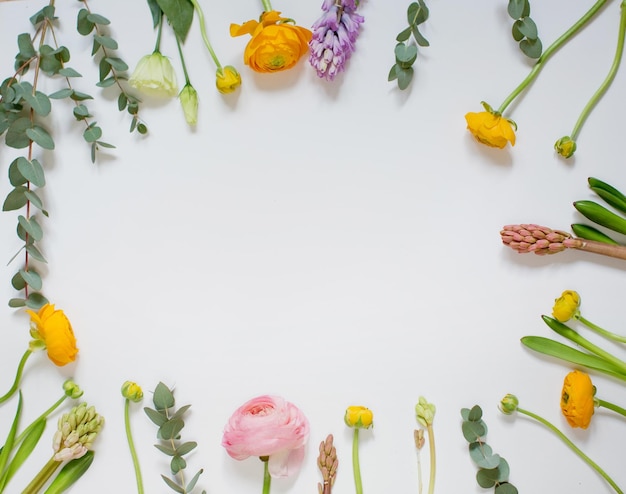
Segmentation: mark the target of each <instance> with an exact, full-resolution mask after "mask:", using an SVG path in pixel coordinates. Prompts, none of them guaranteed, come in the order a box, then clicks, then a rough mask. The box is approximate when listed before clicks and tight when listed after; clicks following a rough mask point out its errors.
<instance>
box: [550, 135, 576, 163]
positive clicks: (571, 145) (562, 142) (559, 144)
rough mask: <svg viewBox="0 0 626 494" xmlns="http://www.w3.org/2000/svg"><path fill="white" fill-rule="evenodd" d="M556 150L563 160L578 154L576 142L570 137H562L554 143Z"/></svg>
mask: <svg viewBox="0 0 626 494" xmlns="http://www.w3.org/2000/svg"><path fill="white" fill-rule="evenodd" d="M554 149H555V151H556V152H557V153H559V154H560V155H561V156H563V158H569V157H571V156H572V155H573V154H574V153H575V152H576V141H574V140H572V138H571V137H570V136H565V137H561V138H560V139H559V140H558V141H556V142H555V143H554Z"/></svg>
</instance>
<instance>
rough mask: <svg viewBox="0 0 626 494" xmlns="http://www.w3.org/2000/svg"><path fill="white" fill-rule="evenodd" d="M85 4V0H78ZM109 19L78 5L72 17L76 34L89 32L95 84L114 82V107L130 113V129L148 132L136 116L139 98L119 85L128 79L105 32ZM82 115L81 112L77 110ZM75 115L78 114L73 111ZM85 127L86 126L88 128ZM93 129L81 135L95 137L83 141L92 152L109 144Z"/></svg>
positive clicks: (123, 63) (126, 69) (116, 47)
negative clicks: (96, 72) (115, 100)
mask: <svg viewBox="0 0 626 494" xmlns="http://www.w3.org/2000/svg"><path fill="white" fill-rule="evenodd" d="M80 1H81V2H83V3H84V4H85V6H86V7H87V1H86V0H80ZM110 23H111V21H109V19H107V18H106V17H104V16H102V15H100V14H96V13H93V12H91V11H90V10H89V8H82V9H80V10H79V11H78V16H77V19H76V29H77V31H78V33H79V34H81V35H83V36H88V35H90V34H92V33H93V46H92V49H91V56H92V57H94V58H96V57H97V58H98V77H99V79H98V83H97V84H96V86H98V87H101V88H107V87H111V86H117V88H118V89H119V95H118V98H117V107H118V110H119V111H124V110H126V111H127V112H128V113H129V114H130V115H131V116H132V119H131V124H130V132H133V131H135V130H136V131H137V132H139V133H140V134H145V133H146V132H148V128H147V127H146V125H145V124H144V123H143V122H141V120H140V119H139V116H138V114H139V104H140V103H141V101H140V100H139V99H138V98H136V97H135V96H133V95H132V94H130V93H129V92H128V91H127V90H126V88H125V86H123V85H122V83H121V82H122V81H126V80H128V76H127V74H126V72H127V71H128V65H127V64H126V62H124V60H123V59H122V58H120V57H119V56H116V55H115V54H114V53H113V52H115V51H116V50H117V49H118V47H119V46H118V43H117V41H116V40H115V39H113V37H112V36H111V34H110V33H108V32H106V26H108V25H109V24H110ZM81 115H82V113H81ZM75 116H76V117H77V118H78V115H75ZM88 131H89V129H88ZM94 135H95V134H94V133H93V132H90V131H89V132H87V134H86V135H84V137H85V139H86V140H87V138H88V137H90V138H92V139H95V140H91V141H89V140H88V141H87V142H91V143H92V154H93V153H94V152H95V149H97V146H98V145H100V146H102V147H113V146H111V145H110V144H106V143H103V142H100V141H98V140H97V139H99V137H97V138H94Z"/></svg>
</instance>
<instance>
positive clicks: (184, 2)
mask: <svg viewBox="0 0 626 494" xmlns="http://www.w3.org/2000/svg"><path fill="white" fill-rule="evenodd" d="M148 5H149V7H150V12H151V14H152V24H153V26H154V27H157V26H158V25H159V23H160V22H161V18H162V16H163V15H165V17H167V20H168V22H169V24H170V25H171V26H172V29H173V30H174V33H175V34H176V36H177V37H178V39H180V40H181V41H182V42H183V43H184V42H185V40H186V39H187V34H188V33H189V29H191V23H192V21H193V12H194V7H193V4H192V3H191V2H190V1H189V0H148Z"/></svg>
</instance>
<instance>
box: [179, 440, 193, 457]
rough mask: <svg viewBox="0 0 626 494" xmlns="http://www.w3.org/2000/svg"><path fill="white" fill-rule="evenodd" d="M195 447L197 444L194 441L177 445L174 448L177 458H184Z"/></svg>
mask: <svg viewBox="0 0 626 494" xmlns="http://www.w3.org/2000/svg"><path fill="white" fill-rule="evenodd" d="M197 446H198V443H197V442H195V441H187V442H184V443H183V444H181V445H179V446H178V447H177V448H176V454H177V455H178V456H184V455H186V454H187V453H189V452H191V451H193V450H194V449H195V448H196V447H197Z"/></svg>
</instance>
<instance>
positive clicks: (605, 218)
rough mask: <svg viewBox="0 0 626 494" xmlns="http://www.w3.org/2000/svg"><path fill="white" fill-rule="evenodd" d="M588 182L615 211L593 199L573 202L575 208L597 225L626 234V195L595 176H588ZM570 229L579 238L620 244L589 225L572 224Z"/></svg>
mask: <svg viewBox="0 0 626 494" xmlns="http://www.w3.org/2000/svg"><path fill="white" fill-rule="evenodd" d="M588 183H589V188H590V189H591V190H592V191H594V192H595V193H596V194H597V195H598V196H599V197H600V198H601V199H603V200H604V202H605V203H606V204H607V205H609V206H612V207H613V208H614V209H615V210H616V211H617V213H615V212H613V211H611V210H609V209H608V208H606V207H604V206H602V205H600V204H598V203H596V202H594V201H588V200H584V201H576V202H574V207H575V208H576V210H577V211H578V212H579V213H580V214H582V215H583V216H584V217H585V218H587V219H588V220H590V221H592V222H594V223H596V224H597V225H600V226H603V227H605V228H608V229H609V230H612V231H614V232H617V233H621V234H623V235H626V196H625V195H624V194H622V193H621V192H620V191H619V190H617V189H616V188H615V187H613V186H611V185H609V184H607V183H605V182H603V181H602V180H598V179H597V178H593V177H589V178H588ZM572 231H573V232H574V233H575V234H576V235H578V236H579V237H580V238H585V239H587V240H595V241H597V242H604V243H607V244H611V245H620V243H619V242H617V241H616V240H615V239H613V238H611V237H610V236H608V235H606V234H605V233H603V232H601V231H600V230H598V229H597V228H595V227H594V226H591V225H585V224H580V223H578V224H573V225H572Z"/></svg>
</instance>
